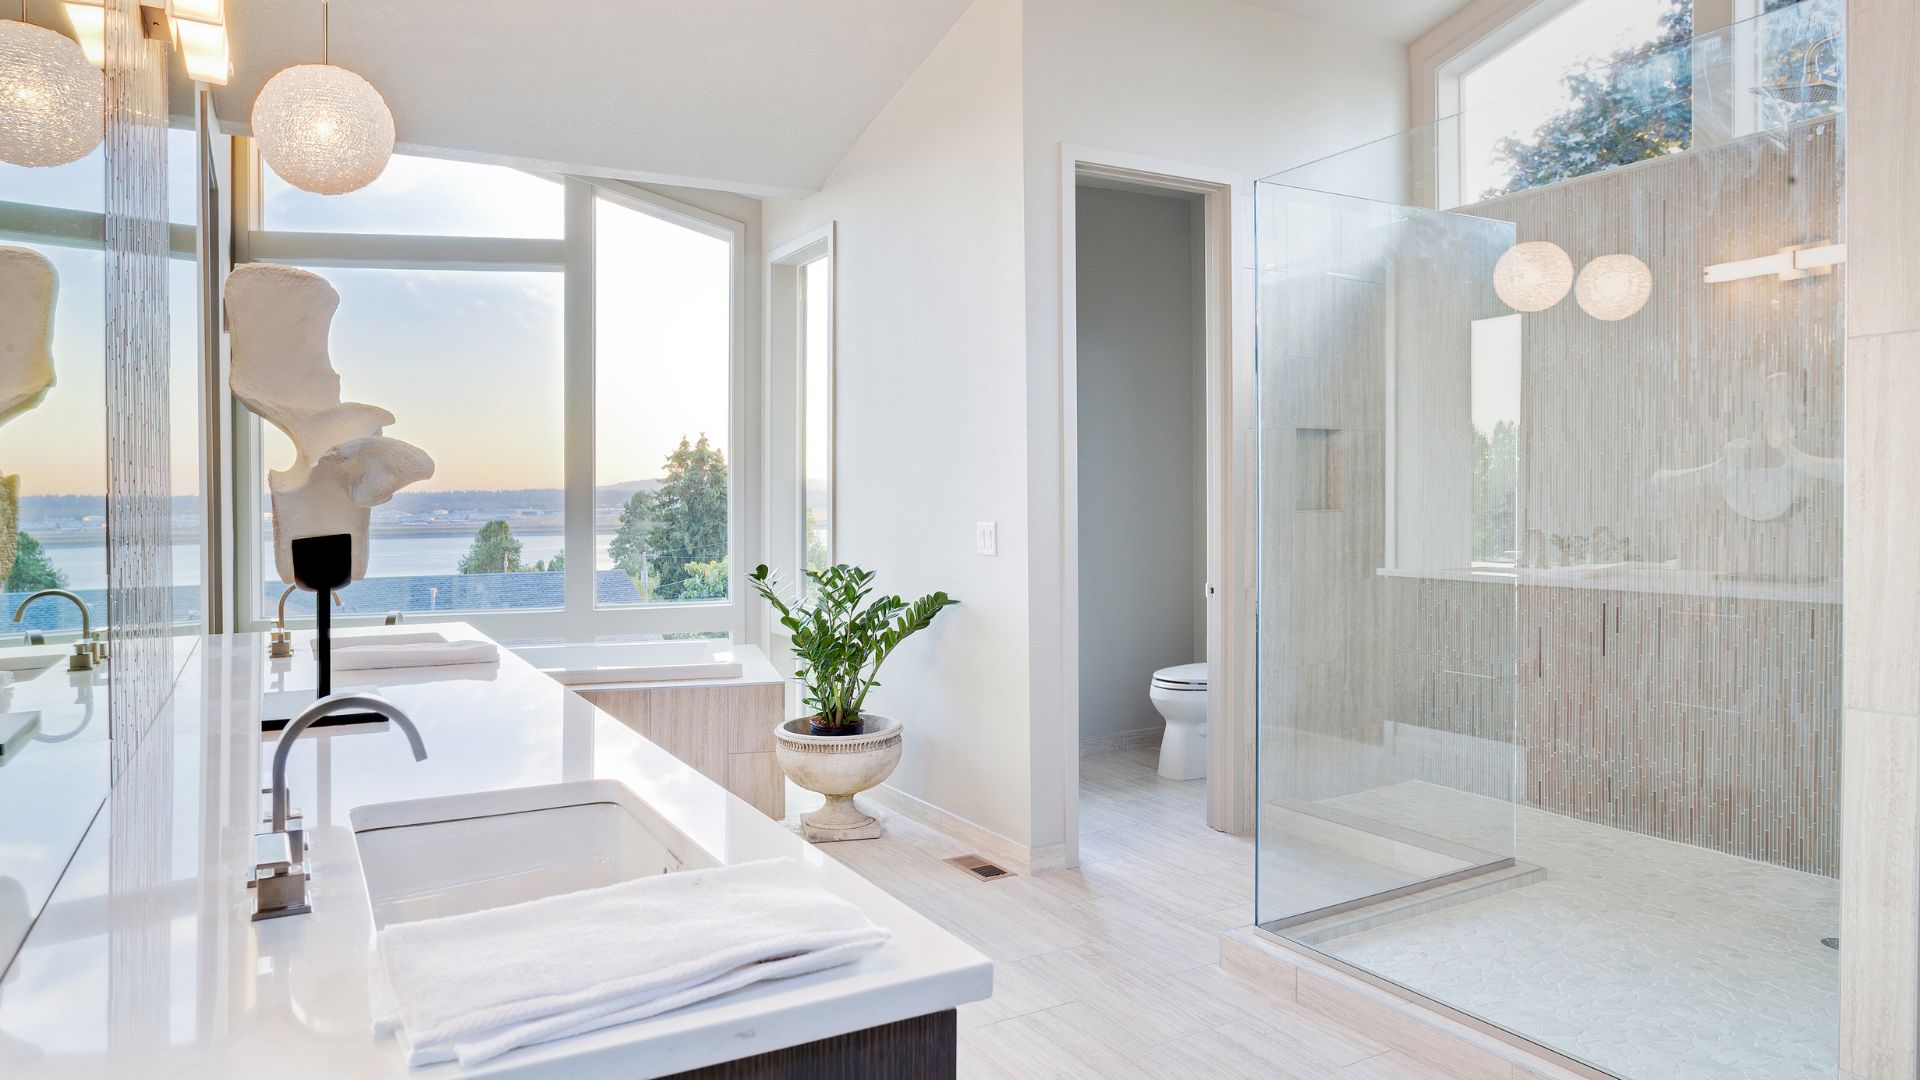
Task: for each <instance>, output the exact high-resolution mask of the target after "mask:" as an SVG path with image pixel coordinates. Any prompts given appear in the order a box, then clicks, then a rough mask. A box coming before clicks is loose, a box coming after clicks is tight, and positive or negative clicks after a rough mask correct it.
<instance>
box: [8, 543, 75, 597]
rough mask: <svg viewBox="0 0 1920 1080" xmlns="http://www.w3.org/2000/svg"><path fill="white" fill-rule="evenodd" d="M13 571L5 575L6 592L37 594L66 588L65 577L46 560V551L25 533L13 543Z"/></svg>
mask: <svg viewBox="0 0 1920 1080" xmlns="http://www.w3.org/2000/svg"><path fill="white" fill-rule="evenodd" d="M15 544H16V546H15V549H14V554H13V570H12V571H10V572H9V573H8V574H7V587H6V588H7V591H8V592H10V593H14V592H39V591H40V590H41V589H64V588H67V575H66V574H64V573H62V572H61V571H60V568H59V567H57V566H55V565H53V562H52V561H51V560H49V559H48V558H47V551H46V549H45V548H43V547H41V546H40V541H38V540H35V539H34V538H33V537H32V536H29V535H28V534H26V533H19V534H18V538H17V540H16V541H15Z"/></svg>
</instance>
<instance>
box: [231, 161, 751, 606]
mask: <svg viewBox="0 0 1920 1080" xmlns="http://www.w3.org/2000/svg"><path fill="white" fill-rule="evenodd" d="M234 145H235V153H234V166H235V167H234V182H233V185H232V190H233V200H234V201H233V215H234V223H235V228H234V238H233V244H234V265H236V266H238V265H243V264H245V263H249V262H272V263H280V264H284V265H291V266H303V267H314V268H324V267H355V268H372V269H402V270H492V271H524V272H538V273H556V274H560V275H562V279H563V282H564V284H563V286H562V295H563V304H562V314H561V337H562V365H561V366H562V372H563V375H562V378H563V387H562V414H563V416H562V431H563V440H564V446H563V466H562V476H561V485H562V500H563V511H562V520H563V527H562V528H563V543H564V544H565V546H566V548H567V550H569V551H578V552H584V553H587V556H588V557H583V558H574V559H570V560H568V562H567V567H566V576H565V578H564V584H563V597H564V599H563V603H562V606H561V607H558V608H540V609H527V610H511V611H500V610H491V611H490V610H480V611H453V610H449V611H445V612H435V613H431V614H428V613H423V612H407V613H405V614H406V616H407V617H408V618H413V619H418V620H421V621H427V620H429V619H438V618H457V619H460V620H462V621H465V622H468V623H471V624H472V625H473V626H474V627H475V628H476V629H478V630H480V631H481V632H482V633H485V634H487V635H489V636H491V637H494V638H496V639H502V640H516V639H561V640H565V641H570V642H573V641H593V640H595V639H597V638H604V637H622V636H634V635H651V634H693V633H727V634H729V635H731V636H732V638H733V640H735V641H741V640H744V636H745V629H746V627H745V620H744V612H745V609H746V605H745V604H744V603H743V602H742V597H741V596H740V589H739V587H738V582H739V580H740V574H739V567H740V560H741V553H742V551H743V544H742V541H743V538H744V537H745V536H746V532H745V531H744V525H745V522H744V521H743V519H742V512H741V511H742V507H743V506H744V505H745V499H744V493H745V492H748V491H751V490H754V489H755V481H756V480H757V474H756V473H755V471H754V470H755V468H756V466H755V462H754V455H752V454H751V453H736V452H735V449H736V448H738V447H739V446H741V445H743V444H744V445H747V446H749V447H750V445H751V442H752V440H751V439H750V438H749V439H743V438H741V436H742V435H745V434H746V433H748V432H750V431H751V430H752V428H751V425H752V422H753V412H752V404H753V403H752V402H751V401H750V400H748V398H747V395H746V394H745V393H744V391H745V389H746V388H747V387H748V385H749V381H748V380H749V376H750V372H749V370H748V363H747V358H746V353H745V352H744V349H745V347H746V344H747V341H746V338H747V334H746V325H745V314H746V313H745V307H746V305H745V303H744V298H745V295H746V290H745V288H744V284H745V280H746V273H747V259H748V257H749V252H748V250H747V239H748V237H747V226H746V225H745V223H743V222H740V221H736V220H734V219H732V218H728V217H725V216H722V215H719V214H715V213H711V212H709V211H706V210H702V209H699V208H697V207H693V206H690V205H687V204H685V203H682V202H679V201H678V200H675V199H672V198H669V197H667V196H664V195H661V194H659V193H657V192H654V191H650V190H648V189H646V188H643V187H640V186H638V185H635V184H630V183H626V182H624V181H619V180H609V179H600V178H584V177H576V176H554V177H552V179H554V180H556V181H558V182H560V183H561V185H562V189H563V190H562V194H561V198H562V199H563V205H564V216H565V230H564V235H563V236H561V237H559V238H547V239H527V238H515V237H475V236H405V235H397V234H385V233H345V232H340V233H331V232H330V233H313V232H287V231H274V230H270V229H265V228H262V227H261V225H262V221H263V218H262V213H263V210H264V206H263V198H262V189H263V185H262V184H261V175H262V170H263V169H264V168H265V166H264V165H263V164H262V162H261V160H260V156H259V153H258V150H257V148H256V147H255V146H254V145H253V143H252V141H251V140H246V139H239V138H236V139H235V140H234ZM596 198H607V199H610V200H614V201H617V202H619V203H620V204H622V205H623V206H626V207H629V208H631V209H634V210H638V211H640V212H642V213H646V214H650V215H653V216H656V217H659V218H662V219H664V220H667V221H670V222H672V223H673V224H676V225H680V226H682V227H685V228H690V229H694V230H696V231H699V232H702V233H704V234H706V235H710V236H713V237H715V238H717V239H722V240H725V241H726V242H727V244H728V249H729V259H730V264H731V267H732V273H731V275H730V282H729V284H730V296H729V312H728V331H729V335H728V336H729V343H728V373H727V379H728V400H729V423H730V424H731V425H732V433H730V440H731V441H734V442H735V443H736V447H735V448H729V473H730V475H729V477H728V496H727V504H728V505H727V516H728V525H727V533H728V536H727V544H728V552H727V558H728V562H729V564H730V565H729V577H730V579H731V580H732V581H733V582H734V583H735V587H734V588H733V589H731V590H730V595H729V597H728V598H727V599H726V600H717V601H700V602H696V603H649V604H639V605H634V606H628V607H606V608H601V607H596V606H595V605H594V602H593V581H594V573H595V562H596V560H595V558H593V557H592V555H593V554H594V553H595V552H596V551H597V548H596V546H595V544H594V512H593V511H594V475H593V474H594V465H595V462H594V456H595V438H594V436H595V415H594V368H595V363H596V357H595V347H594V345H595V343H594V338H595V323H594V295H595V259H594V207H595V199H596ZM227 414H228V419H229V425H230V430H231V432H232V436H231V446H232V450H233V468H232V484H231V488H230V497H231V500H232V506H233V516H232V519H231V520H232V522H233V535H232V537H231V540H232V542H231V544H230V546H229V550H231V551H232V553H233V557H232V559H231V560H230V561H229V567H228V573H229V574H230V575H231V577H230V578H228V581H229V582H230V583H231V588H232V594H233V596H234V606H235V619H234V621H235V624H236V626H235V628H236V629H238V630H242V631H254V632H258V631H262V630H265V629H267V628H268V627H270V626H271V625H273V619H274V612H273V611H272V610H270V609H269V607H270V606H269V605H268V604H267V603H266V598H265V586H266V584H267V582H268V581H269V580H270V574H269V572H268V569H267V567H266V566H264V565H263V559H262V551H263V548H264V544H265V540H266V533H265V528H264V522H263V518H262V513H263V510H264V507H263V505H262V503H263V500H262V498H261V491H262V487H263V473H264V464H263V462H262V461H261V448H262V439H261V429H260V420H259V418H258V417H257V416H255V415H253V413H252V412H250V411H249V410H248V409H247V408H246V407H245V406H243V405H241V404H240V403H239V402H238V401H234V400H232V398H231V395H230V394H229V395H228V410H227ZM734 433H739V434H734ZM379 619H380V616H356V617H348V618H340V619H336V620H335V621H336V622H339V623H342V624H345V625H352V624H366V623H370V622H377V621H379ZM311 622H312V619H311V617H306V618H294V617H289V618H288V624H289V625H294V626H304V625H309V624H311Z"/></svg>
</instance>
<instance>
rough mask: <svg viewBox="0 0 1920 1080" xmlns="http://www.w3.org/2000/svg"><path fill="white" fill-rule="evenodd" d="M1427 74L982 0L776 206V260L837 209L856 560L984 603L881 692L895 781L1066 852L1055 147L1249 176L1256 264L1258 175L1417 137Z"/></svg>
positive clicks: (914, 651)
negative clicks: (1409, 133) (866, 122)
mask: <svg viewBox="0 0 1920 1080" xmlns="http://www.w3.org/2000/svg"><path fill="white" fill-rule="evenodd" d="M1405 65H1406V51H1405V49H1403V48H1401V47H1400V46H1397V45H1393V44H1388V43H1384V42H1379V41H1375V40H1371V39H1368V38H1364V37H1360V36H1357V35H1353V34H1349V33H1345V32H1342V31H1338V30H1333V29H1330V28H1327V27H1323V26H1319V25H1317V24H1314V23H1309V22H1306V21H1304V20H1300V19H1295V18H1292V17H1290V16H1285V15H1280V14H1277V13H1274V12H1270V11H1266V10H1264V9H1260V8H1255V7H1251V6H1248V5H1245V4H1241V3H1238V2H1236V0H977V2H976V3H975V4H974V6H973V7H972V8H970V9H968V11H967V13H966V14H965V15H963V16H962V17H961V18H960V20H959V22H958V23H956V24H955V26H954V28H953V29H952V30H951V31H950V32H949V33H948V35H947V36H946V38H945V39H944V40H943V41H942V42H941V44H940V45H939V47H938V48H936V49H935V50H934V52H933V54H932V55H931V56H930V57H929V58H928V59H927V61H926V62H925V64H923V65H922V66H921V68H920V69H919V70H918V71H917V72H916V73H915V74H914V76H913V78H912V79H910V80H909V81H908V83H907V84H906V86H905V87H903V88H902V89H901V91H900V93H899V94H898V95H897V96H896V97H895V98H894V99H893V101H892V102H891V103H889V104H888V106H887V108H886V109H885V110H883V111H882V113H881V114H880V116H879V117H878V118H876V119H875V121H874V122H873V124H872V125H871V126H870V127H869V128H868V129H867V131H866V132H865V133H864V134H862V135H861V137H860V139H859V140H858V141H857V142H856V143H855V145H854V147H853V149H852V150H851V151H850V152H849V153H848V154H847V156H846V158H845V159H844V160H843V161H842V162H841V164H840V165H839V167H838V168H836V169H835V170H834V172H833V175H832V176H831V177H830V178H829V179H828V181H827V183H826V184H825V186H824V187H823V188H822V189H821V191H820V192H819V193H818V194H816V195H813V196H810V197H808V198H805V199H797V200H778V199H776V200H769V201H768V202H767V203H766V205H765V208H764V217H763V221H764V225H765V247H766V249H767V250H773V249H774V248H777V247H778V246H780V245H781V244H784V243H786V242H788V241H790V240H792V239H794V238H795V237H797V236H800V235H802V234H803V233H805V232H806V231H807V230H809V229H811V228H814V227H817V226H818V225H820V224H822V223H824V222H826V221H829V220H832V221H835V222H837V229H838V232H837V236H836V247H835V254H836V257H837V258H838V261H839V267H838V270H837V295H838V297H839V300H838V310H837V312H836V320H837V325H838V327H839V340H838V367H837V370H836V374H837V377H838V380H839V383H838V391H837V393H838V398H837V401H836V407H837V410H838V424H837V433H836V434H837V439H838V462H839V464H838V473H837V476H836V478H835V481H836V483H835V493H836V497H837V498H838V499H839V504H838V520H837V521H836V525H837V527H838V530H839V533H840V545H839V549H838V551H837V554H838V555H839V556H840V557H841V558H842V559H844V560H847V561H853V562H858V563H861V564H863V565H866V566H868V567H870V568H872V569H874V570H877V571H879V572H880V574H881V575H882V578H881V581H882V583H883V584H884V585H885V586H886V587H887V588H889V589H893V590H897V591H899V592H901V593H902V594H911V593H915V592H920V591H925V590H928V589H934V588H944V589H947V590H948V591H949V592H951V593H953V594H954V595H955V596H957V597H959V598H960V599H961V600H962V601H963V602H964V603H963V606H961V607H958V608H953V609H950V610H949V611H948V612H947V613H946V614H944V615H942V616H941V621H940V622H939V623H938V624H936V626H935V628H934V629H933V630H931V631H930V632H929V633H928V634H927V635H926V636H925V637H924V638H923V639H918V640H915V641H913V642H911V643H909V644H908V645H907V646H905V647H904V648H903V649H902V650H901V652H900V653H899V654H898V656H897V659H895V660H893V661H891V662H890V666H889V668H888V671H887V673H886V678H885V680H884V681H885V682H886V683H887V686H886V687H885V689H883V690H881V691H879V692H877V693H876V695H875V698H874V699H873V703H874V704H876V705H877V706H878V707H879V709H880V710H881V711H883V712H892V713H896V714H898V715H899V717H900V718H901V719H902V720H903V721H904V722H905V723H906V725H907V728H908V733H907V739H906V753H905V758H904V760H903V761H902V763H901V766H900V769H899V771H898V772H896V773H895V774H894V780H893V784H894V786H896V787H898V788H900V789H902V790H904V791H906V792H907V793H909V794H912V795H915V796H917V797H919V798H921V799H924V800H927V801H928V802H931V803H933V804H935V805H937V806H939V807H941V808H942V809H944V810H947V811H949V812H951V813H954V814H958V815H960V816H962V817H965V818H968V819H970V820H972V821H974V822H976V823H978V824H981V825H984V826H986V827H988V828H990V829H992V830H994V831H995V832H998V833H1000V834H1002V835H1004V836H1006V837H1008V838H1010V839H1012V840H1015V841H1017V842H1019V843H1022V844H1028V845H1031V846H1032V847H1034V848H1035V849H1048V848H1053V847H1055V846H1057V845H1059V844H1060V843H1062V839H1063V837H1062V814H1063V801H1062V800H1063V795H1062V790H1061V789H1062V786H1063V785H1062V784H1061V776H1062V772H1063V768H1064V761H1063V760H1062V752H1063V729H1062V722H1063V721H1062V698H1063V691H1064V686H1065V682H1064V680H1065V678H1066V674H1065V672H1064V670H1063V664H1062V642H1061V639H1060V633H1061V627H1062V624H1063V618H1062V616H1063V609H1062V604H1063V597H1064V590H1063V587H1062V582H1061V574H1062V571H1063V559H1064V547H1063V544H1064V537H1063V510H1064V507H1063V501H1062V500H1063V498H1064V496H1063V488H1062V472H1061V469H1062V457H1061V453H1062V446H1061V423H1062V421H1061V396H1060V395H1061V387H1060V326H1061V318H1062V304H1061V297H1060V288H1059V274H1060V267H1061V258H1060V221H1059V205H1060V185H1059V155H1060V146H1061V144H1062V143H1078V144H1085V145H1092V146H1100V147H1104V148H1108V149H1112V150H1119V151H1127V152H1131V153H1136V154H1144V155H1151V156H1155V157H1161V158H1171V159H1178V160H1183V161H1188V162H1194V163H1197V164H1202V165H1210V166H1213V167H1215V168H1221V169H1231V170H1236V171H1238V172H1240V173H1241V174H1242V175H1243V176H1244V177H1245V178H1246V181H1247V185H1248V186H1247V187H1246V189H1245V191H1243V192H1239V193H1237V200H1236V211H1235V215H1236V220H1237V223H1238V227H1239V229H1240V230H1241V232H1242V234H1243V235H1244V237H1245V238H1246V240H1245V242H1244V243H1243V244H1242V245H1241V247H1242V250H1243V251H1244V252H1245V254H1246V257H1247V259H1249V260H1250V259H1251V257H1252V251H1253V248H1252V243H1251V236H1252V187H1251V184H1252V181H1253V180H1254V179H1255V178H1256V177H1258V176H1262V175H1265V174H1267V173H1270V172H1274V171H1277V170H1278V169H1281V168H1284V167H1286V166H1289V165H1292V164H1297V163H1300V162H1304V161H1307V160H1310V159H1312V158H1315V157H1319V156H1322V155H1325V154H1329V153H1333V152H1337V151H1339V150H1343V149H1346V148H1348V147H1350V146H1353V145H1355V144H1356V143H1359V142H1362V141H1364V140H1366V139H1369V138H1374V137H1378V136H1384V135H1388V134H1391V133H1393V132H1394V131H1396V130H1399V129H1400V128H1402V127H1404V126H1405V120H1406V88H1407V80H1406V73H1405ZM1240 272H1241V274H1242V275H1243V277H1244V278H1245V280H1244V281H1241V282H1237V283H1236V287H1237V291H1238V294H1239V295H1241V296H1243V297H1245V298H1246V301H1245V303H1246V304H1247V305H1249V306H1250V305H1251V296H1252V292H1251V268H1250V264H1249V265H1248V266H1246V267H1242V268H1240ZM1240 323H1241V324H1242V325H1244V326H1245V327H1248V328H1250V327H1251V326H1252V319H1251V314H1250V312H1248V313H1247V314H1245V315H1244V316H1243V317H1242V318H1241V319H1240ZM976 521H995V522H998V524H999V539H1000V554H999V555H998V556H997V557H995V558H984V557H980V556H976V555H975V554H974V553H973V523H974V522H976ZM1042 857H1044V856H1042Z"/></svg>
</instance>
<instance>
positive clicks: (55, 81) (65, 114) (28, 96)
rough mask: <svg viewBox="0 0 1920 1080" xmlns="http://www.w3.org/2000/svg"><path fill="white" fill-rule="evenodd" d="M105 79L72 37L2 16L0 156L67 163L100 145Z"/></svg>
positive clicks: (28, 162)
mask: <svg viewBox="0 0 1920 1080" xmlns="http://www.w3.org/2000/svg"><path fill="white" fill-rule="evenodd" d="M103 87H104V84H103V82H102V76H101V74H100V72H99V70H98V69H97V68H95V67H94V66H93V65H92V64H89V63H87V57H86V54H85V53H83V52H81V51H80V46H79V45H76V44H75V43H74V41H73V39H72V38H69V37H67V36H66V35H64V34H59V33H55V32H54V31H52V30H49V29H47V28H46V27H44V26H35V25H33V24H32V23H30V22H28V21H27V5H26V0H21V4H20V21H19V22H15V21H13V20H11V19H8V20H5V21H0V161H5V162H9V163H11V164H14V165H30V166H46V165H65V164H67V163H68V162H71V161H79V160H80V159H81V158H83V157H86V156H87V155H88V154H91V153H93V148H94V147H96V146H99V145H100V135H101V132H102V131H103V130H104V128H103V123H104V121H103V120H102V115H103V112H102V110H103V109H104V108H105V98H104V89H103Z"/></svg>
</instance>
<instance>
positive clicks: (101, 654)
mask: <svg viewBox="0 0 1920 1080" xmlns="http://www.w3.org/2000/svg"><path fill="white" fill-rule="evenodd" d="M48 596H58V597H61V598H63V599H67V600H71V601H73V606H74V607H77V608H79V609H80V640H79V641H76V642H74V643H73V655H72V656H70V657H68V658H67V670H68V671H92V670H93V667H94V665H95V664H97V663H99V662H100V661H101V660H104V659H106V649H105V648H103V647H102V646H101V644H100V642H99V641H97V640H95V638H94V636H93V613H92V612H90V611H88V610H87V602H86V601H85V600H82V599H80V598H79V597H78V596H76V595H74V594H73V593H70V592H68V591H67V590H65V589H41V590H40V591H39V592H37V593H34V594H33V595H32V596H29V597H27V598H26V599H25V600H22V601H20V606H19V607H17V608H14V609H13V621H14V622H19V621H20V616H22V615H25V614H26V613H27V605H28V604H31V603H33V602H34V601H35V600H39V599H42V598H44V597H48Z"/></svg>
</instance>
